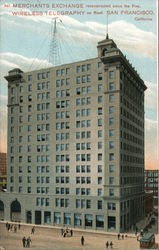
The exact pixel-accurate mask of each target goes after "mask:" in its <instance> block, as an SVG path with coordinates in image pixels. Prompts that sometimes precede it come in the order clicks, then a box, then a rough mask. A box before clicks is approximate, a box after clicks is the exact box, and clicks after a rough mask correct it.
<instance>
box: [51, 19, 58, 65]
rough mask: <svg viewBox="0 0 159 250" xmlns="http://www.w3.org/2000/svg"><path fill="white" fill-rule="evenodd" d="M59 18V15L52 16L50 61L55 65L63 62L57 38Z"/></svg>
mask: <svg viewBox="0 0 159 250" xmlns="http://www.w3.org/2000/svg"><path fill="white" fill-rule="evenodd" d="M57 19H58V17H55V18H52V21H51V42H50V54H49V62H50V63H52V64H53V65H54V66H57V65H59V64H60V62H61V61H60V53H59V42H58V38H57ZM60 21H61V20H60Z"/></svg>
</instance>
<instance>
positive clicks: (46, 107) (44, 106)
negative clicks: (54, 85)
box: [28, 102, 50, 111]
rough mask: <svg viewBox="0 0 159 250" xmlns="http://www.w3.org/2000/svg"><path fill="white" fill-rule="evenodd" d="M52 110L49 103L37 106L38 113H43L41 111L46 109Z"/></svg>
mask: <svg viewBox="0 0 159 250" xmlns="http://www.w3.org/2000/svg"><path fill="white" fill-rule="evenodd" d="M49 108H50V103H49V102H48V103H41V104H40V103H39V104H37V111H41V110H45V109H49ZM28 111H30V110H29V106H28Z"/></svg>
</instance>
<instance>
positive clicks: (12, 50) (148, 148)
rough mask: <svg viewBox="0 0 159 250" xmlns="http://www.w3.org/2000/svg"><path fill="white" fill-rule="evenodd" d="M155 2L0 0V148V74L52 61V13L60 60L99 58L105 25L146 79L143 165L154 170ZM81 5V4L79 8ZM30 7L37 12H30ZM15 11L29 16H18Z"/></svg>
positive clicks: (2, 84)
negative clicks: (98, 51)
mask: <svg viewBox="0 0 159 250" xmlns="http://www.w3.org/2000/svg"><path fill="white" fill-rule="evenodd" d="M156 3H157V1H155V0H154V1H152V0H146V1H145V0H133V1H132V0H123V1H121V0H107V1H104V0H98V1H97V0H85V1H82V0H72V1H71V0H61V1H60V0H51V1H49V0H48V1H47V0H43V1H42V0H41V1H40V0H34V1H33V0H32V1H31V0H10V1H8V2H7V1H4V0H1V1H0V23H1V27H0V28H1V38H0V39H1V40H0V62H1V74H0V151H1V152H6V151H7V82H6V80H5V79H4V76H5V75H7V73H8V71H9V70H11V69H13V68H15V67H16V68H17V67H18V68H21V69H22V70H23V71H24V72H27V71H30V70H34V69H39V68H44V67H50V66H51V63H50V62H49V58H50V56H51V54H50V44H51V41H52V37H51V27H52V26H53V25H51V24H52V23H53V22H54V21H53V20H52V18H55V17H58V19H57V34H56V37H57V41H58V47H57V51H59V55H60V56H59V63H60V64H64V63H71V62H73V61H79V60H84V59H87V58H94V57H97V48H96V46H97V43H98V41H100V40H103V39H104V38H105V35H106V31H107V30H108V32H109V37H110V38H112V39H113V40H114V41H115V43H116V44H117V46H118V47H119V48H120V49H121V50H122V52H123V54H125V55H126V57H127V58H128V59H129V61H130V62H131V63H132V65H133V66H134V67H135V68H136V70H137V71H138V73H139V74H140V76H141V78H142V79H143V80H144V82H145V84H146V86H147V90H146V92H145V167H146V168H147V169H150V168H151V169H156V168H157V13H156V12H157V8H156ZM13 4H14V7H13ZM18 4H19V5H18ZM24 4H25V6H24ZM33 4H34V6H33ZM36 4H42V5H43V7H42V8H40V7H37V5H36ZM62 4H63V5H62ZM70 4H76V8H71V6H68V5H70ZM15 5H17V6H18V7H15ZM22 5H23V6H22ZM64 5H67V7H66V6H64ZM79 5H81V8H78V7H79ZM88 5H89V6H88ZM90 5H94V7H93V6H90ZM95 5H96V6H95ZM97 5H98V6H97ZM99 5H100V6H99ZM22 7H23V8H22ZM33 11H36V14H38V15H36V16H35V15H34V16H33ZM73 11H74V12H73ZM19 12H21V13H22V12H23V13H24V12H25V14H26V13H27V15H23V16H20V15H18V13H19ZM75 12H76V13H75ZM77 12H78V13H77ZM28 13H29V14H30V15H28ZM40 13H41V14H40ZM39 14H40V16H39ZM59 14H60V15H59ZM107 24H108V25H107Z"/></svg>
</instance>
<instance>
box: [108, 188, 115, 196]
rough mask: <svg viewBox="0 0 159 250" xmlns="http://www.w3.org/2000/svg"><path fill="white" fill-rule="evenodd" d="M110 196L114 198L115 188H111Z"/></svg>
mask: <svg viewBox="0 0 159 250" xmlns="http://www.w3.org/2000/svg"><path fill="white" fill-rule="evenodd" d="M109 195H110V196H114V188H109Z"/></svg>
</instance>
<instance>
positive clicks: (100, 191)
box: [98, 188, 102, 196]
mask: <svg viewBox="0 0 159 250" xmlns="http://www.w3.org/2000/svg"><path fill="white" fill-rule="evenodd" d="M98 196H102V189H101V188H98Z"/></svg>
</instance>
